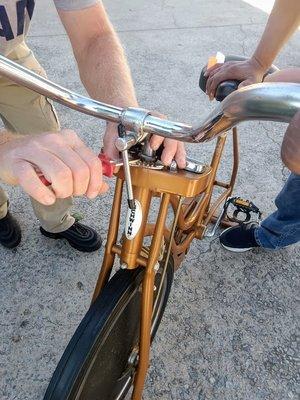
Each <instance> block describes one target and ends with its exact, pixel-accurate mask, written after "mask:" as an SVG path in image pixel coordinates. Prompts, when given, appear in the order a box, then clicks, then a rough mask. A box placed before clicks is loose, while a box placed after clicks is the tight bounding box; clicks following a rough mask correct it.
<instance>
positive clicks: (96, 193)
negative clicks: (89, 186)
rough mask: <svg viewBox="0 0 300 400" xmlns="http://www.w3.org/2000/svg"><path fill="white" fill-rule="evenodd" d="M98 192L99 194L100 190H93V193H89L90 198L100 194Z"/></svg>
mask: <svg viewBox="0 0 300 400" xmlns="http://www.w3.org/2000/svg"><path fill="white" fill-rule="evenodd" d="M98 194H99V192H92V193H89V194H88V196H87V197H88V198H89V199H94V198H95V197H97V196H98Z"/></svg>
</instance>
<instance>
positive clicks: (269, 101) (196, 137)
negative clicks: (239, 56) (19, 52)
mask: <svg viewBox="0 0 300 400" xmlns="http://www.w3.org/2000/svg"><path fill="white" fill-rule="evenodd" d="M0 74H1V75H2V76H5V77H7V78H9V79H11V80H12V81H14V82H16V83H18V84H19V85H22V86H26V87H27V88H29V89H31V90H34V91H36V92H38V93H40V94H42V95H44V96H46V97H49V98H51V99H52V100H54V101H56V102H59V103H61V104H63V105H65V106H67V107H69V108H73V109H75V110H77V111H80V112H82V113H84V114H88V115H92V116H94V117H97V118H101V119H104V120H106V121H112V122H121V123H123V124H124V125H125V127H126V129H128V130H131V131H133V132H135V133H136V134H137V137H136V141H137V142H138V141H140V140H141V138H143V137H145V134H157V135H160V136H164V137H169V138H173V139H177V140H181V141H184V142H194V143H197V142H205V141H208V140H211V139H213V138H214V137H216V136H218V135H220V134H221V133H224V132H226V131H228V130H229V129H230V128H232V127H234V126H235V125H237V124H238V123H240V122H242V121H247V120H269V121H278V122H289V121H290V120H291V119H292V118H293V116H294V115H295V113H296V112H297V111H299V110H300V84H294V83H261V84H257V85H251V86H248V87H245V88H242V89H239V90H237V91H235V92H233V93H232V94H231V95H229V96H228V97H227V98H226V99H225V100H224V101H223V102H222V103H221V104H220V105H219V106H218V107H216V108H215V110H214V111H213V112H212V113H211V114H209V116H208V117H207V118H206V119H204V121H203V122H202V123H201V124H200V125H199V126H198V127H195V128H193V127H192V126H190V125H186V124H181V123H178V122H172V121H169V120H163V119H160V118H158V117H154V116H152V115H151V113H150V112H149V111H146V110H142V109H138V108H127V109H121V108H119V107H115V106H112V105H108V104H105V103H101V102H99V101H96V100H92V99H90V98H88V97H84V96H81V95H79V94H76V93H74V92H71V91H69V90H67V89H65V88H63V87H62V86H59V85H56V84H54V83H52V82H51V81H49V80H48V79H46V78H43V77H41V76H39V75H37V74H35V73H33V72H32V71H30V70H28V69H26V68H24V67H22V66H20V65H18V64H17V63H15V62H13V61H11V60H8V59H7V58H5V57H3V56H0Z"/></svg>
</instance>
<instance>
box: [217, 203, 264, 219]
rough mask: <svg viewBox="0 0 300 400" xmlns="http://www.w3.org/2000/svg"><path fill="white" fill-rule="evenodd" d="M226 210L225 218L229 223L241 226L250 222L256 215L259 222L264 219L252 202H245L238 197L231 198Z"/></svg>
mask: <svg viewBox="0 0 300 400" xmlns="http://www.w3.org/2000/svg"><path fill="white" fill-rule="evenodd" d="M230 206H232V207H233V211H232V212H231V213H230V212H229V210H230ZM224 210H225V217H226V218H227V219H228V220H229V221H232V222H236V223H239V224H242V223H246V222H249V221H250V220H251V219H252V215H253V214H255V216H256V220H257V222H259V221H260V220H261V217H262V212H261V211H260V209H259V208H258V207H257V206H256V205H255V204H254V203H253V202H252V201H250V200H245V199H243V198H242V197H238V196H236V197H230V198H229V199H228V200H227V201H226V203H225V205H224ZM241 216H242V217H241Z"/></svg>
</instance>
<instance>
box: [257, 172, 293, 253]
mask: <svg viewBox="0 0 300 400" xmlns="http://www.w3.org/2000/svg"><path fill="white" fill-rule="evenodd" d="M275 205H276V207H277V211H275V212H274V213H273V214H271V215H269V217H267V218H266V219H265V220H263V221H262V223H261V225H260V227H259V228H258V229H257V230H256V231H255V239H256V241H257V243H258V244H259V245H260V246H261V247H264V248H267V249H280V248H281V247H285V246H288V245H290V244H293V243H297V242H299V241H300V175H296V174H293V173H291V174H290V176H289V178H288V180H287V182H286V183H285V185H284V187H283V188H282V190H281V192H280V193H279V195H278V196H277V198H276V200H275Z"/></svg>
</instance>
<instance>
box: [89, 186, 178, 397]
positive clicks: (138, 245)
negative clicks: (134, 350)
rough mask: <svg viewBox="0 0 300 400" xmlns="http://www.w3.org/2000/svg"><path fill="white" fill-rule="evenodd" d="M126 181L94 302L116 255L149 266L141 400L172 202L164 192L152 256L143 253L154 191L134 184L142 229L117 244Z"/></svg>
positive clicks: (138, 384)
mask: <svg viewBox="0 0 300 400" xmlns="http://www.w3.org/2000/svg"><path fill="white" fill-rule="evenodd" d="M122 188H123V180H122V179H120V178H117V182H116V189H115V196H114V201H113V207H112V214H111V218H110V224H109V231H108V236H107V242H106V247H105V254H104V258H103V263H102V268H101V272H100V275H99V278H98V281H97V284H96V288H95V291H94V294H93V300H92V301H93V302H94V301H95V300H96V298H97V297H98V296H99V294H100V293H101V290H102V289H103V287H104V286H105V284H106V283H107V281H108V279H109V276H110V273H111V270H112V267H113V264H114V261H115V256H116V254H118V255H119V256H120V263H121V266H122V268H128V269H134V268H137V267H138V266H139V265H142V266H144V267H145V274H144V278H143V283H142V303H141V324H140V343H139V357H138V360H139V362H138V368H137V372H136V375H135V380H134V389H133V394H132V399H133V400H140V399H141V398H142V392H143V388H144V383H145V379H146V374H147V369H148V365H149V354H150V344H151V325H152V314H153V293H154V280H155V273H156V270H157V268H156V266H157V262H158V259H159V257H160V253H161V246H162V243H163V236H164V229H165V224H166V218H167V214H168V205H169V203H170V194H167V193H164V194H162V195H161V203H160V208H159V213H158V217H157V221H156V224H155V230H154V233H153V236H152V241H151V245H150V249H149V254H148V257H147V258H146V257H143V256H141V253H142V246H143V238H144V236H145V232H146V229H147V219H148V211H149V208H150V203H151V199H152V196H153V194H152V193H151V192H150V190H149V189H143V188H139V187H134V188H133V192H134V199H135V200H137V201H138V202H139V203H140V204H141V210H142V213H143V220H142V224H141V226H140V229H139V232H138V233H137V235H136V236H135V237H134V238H133V239H132V240H129V239H127V238H123V241H122V246H118V245H116V243H117V238H118V231H119V225H120V211H121V201H122Z"/></svg>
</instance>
